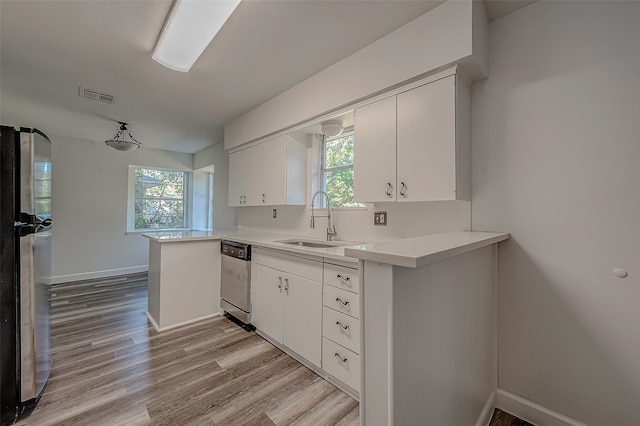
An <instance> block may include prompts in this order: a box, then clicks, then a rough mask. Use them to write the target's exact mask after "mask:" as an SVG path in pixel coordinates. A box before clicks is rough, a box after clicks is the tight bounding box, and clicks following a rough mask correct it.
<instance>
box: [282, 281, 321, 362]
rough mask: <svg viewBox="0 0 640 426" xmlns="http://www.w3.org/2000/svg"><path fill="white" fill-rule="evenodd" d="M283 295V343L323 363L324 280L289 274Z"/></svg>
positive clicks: (307, 357) (308, 358) (296, 351)
mask: <svg viewBox="0 0 640 426" xmlns="http://www.w3.org/2000/svg"><path fill="white" fill-rule="evenodd" d="M286 279H287V282H286V283H285V284H286V285H287V290H285V297H284V344H285V345H286V346H287V347H289V348H291V350H292V351H294V352H295V353H297V354H298V355H301V356H302V357H303V358H304V359H306V360H308V361H310V362H312V363H313V364H315V365H317V366H318V367H320V357H321V341H322V338H321V336H322V328H321V327H322V321H321V319H322V284H321V283H318V282H314V281H311V280H308V279H306V278H301V277H297V276H294V275H288V277H287V278H286Z"/></svg>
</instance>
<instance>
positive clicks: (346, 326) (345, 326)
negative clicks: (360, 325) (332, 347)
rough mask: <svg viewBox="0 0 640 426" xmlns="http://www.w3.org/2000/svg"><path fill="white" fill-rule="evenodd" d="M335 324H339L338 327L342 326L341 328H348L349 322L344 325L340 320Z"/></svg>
mask: <svg viewBox="0 0 640 426" xmlns="http://www.w3.org/2000/svg"><path fill="white" fill-rule="evenodd" d="M336 325H339V326H340V327H342V329H343V330H348V329H349V324H347V325H344V324H343V323H341V322H340V321H336Z"/></svg>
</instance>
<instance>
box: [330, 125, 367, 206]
mask: <svg viewBox="0 0 640 426" xmlns="http://www.w3.org/2000/svg"><path fill="white" fill-rule="evenodd" d="M353 143H354V137H353V130H351V131H348V132H345V133H342V134H340V135H339V136H336V137H333V138H326V139H325V140H324V141H323V142H322V160H321V165H322V167H321V170H320V188H321V190H323V191H325V192H326V193H327V195H328V196H329V200H330V201H331V207H364V204H361V203H356V202H354V201H353ZM320 198H322V199H323V201H322V203H323V204H322V205H321V206H320V207H326V205H325V204H326V203H325V202H324V197H320Z"/></svg>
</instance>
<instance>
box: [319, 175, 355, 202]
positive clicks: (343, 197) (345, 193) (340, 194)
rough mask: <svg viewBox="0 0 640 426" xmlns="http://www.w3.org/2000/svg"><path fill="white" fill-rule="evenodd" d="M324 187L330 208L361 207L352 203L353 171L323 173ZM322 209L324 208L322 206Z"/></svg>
mask: <svg viewBox="0 0 640 426" xmlns="http://www.w3.org/2000/svg"><path fill="white" fill-rule="evenodd" d="M323 181H324V187H325V191H326V193H327V195H328V196H329V199H330V200H331V207H362V206H363V205H362V204H360V203H355V202H354V201H353V169H352V168H349V169H342V170H336V171H330V172H326V173H324V176H323ZM323 207H324V206H323Z"/></svg>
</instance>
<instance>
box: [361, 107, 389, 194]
mask: <svg viewBox="0 0 640 426" xmlns="http://www.w3.org/2000/svg"><path fill="white" fill-rule="evenodd" d="M354 120H355V121H354V131H355V144H354V163H353V174H354V178H353V194H354V200H355V201H357V202H377V201H393V200H395V198H396V97H395V96H392V97H389V98H386V99H382V100H380V101H377V102H374V103H372V104H369V105H365V106H364V107H362V108H358V109H357V110H356V111H355V118H354Z"/></svg>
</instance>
